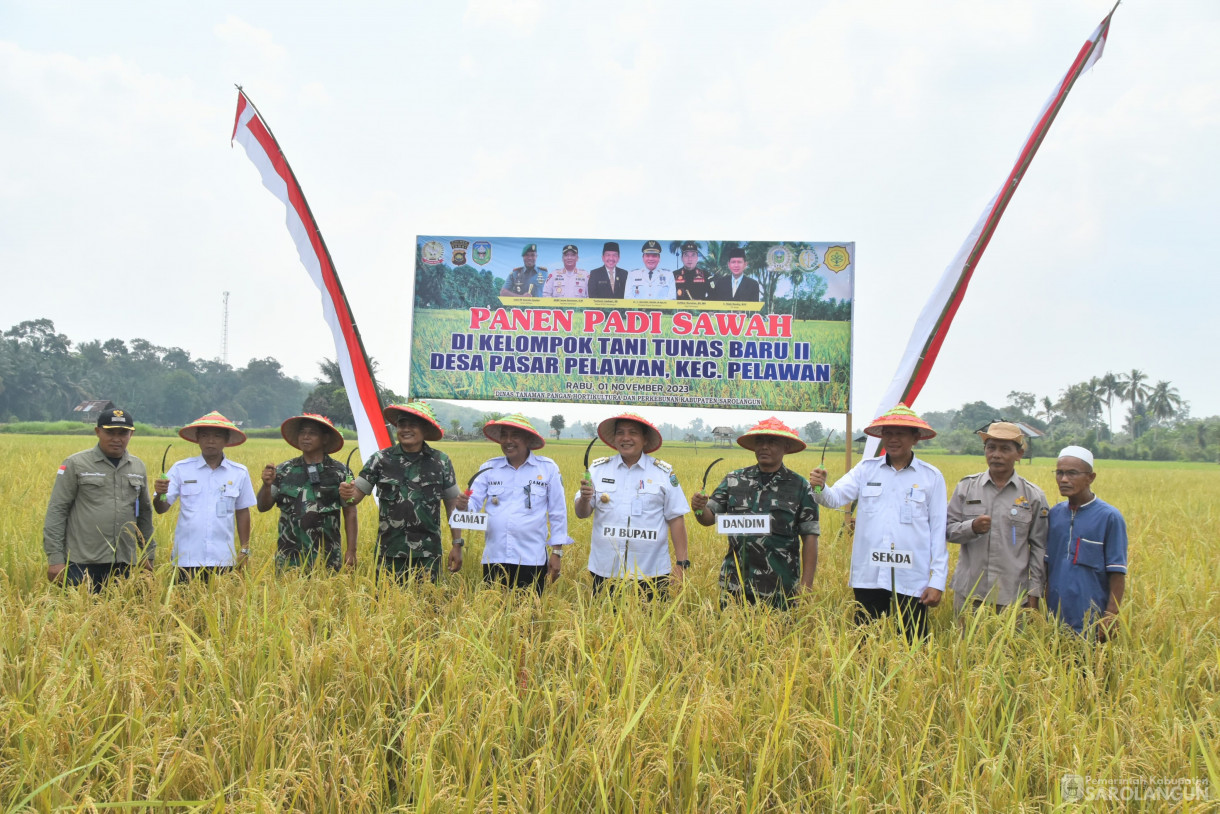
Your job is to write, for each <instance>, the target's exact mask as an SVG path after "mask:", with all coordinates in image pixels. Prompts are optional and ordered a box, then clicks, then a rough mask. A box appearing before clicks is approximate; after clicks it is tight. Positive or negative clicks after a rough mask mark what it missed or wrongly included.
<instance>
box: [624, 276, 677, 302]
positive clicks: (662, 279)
mask: <svg viewBox="0 0 1220 814" xmlns="http://www.w3.org/2000/svg"><path fill="white" fill-rule="evenodd" d="M623 296H624V297H625V298H626V299H629V300H676V299H677V298H678V289H677V284H676V283H675V282H674V273H673V272H672V271H670V270H669V269H663V268H656V269H653V270H652V272H651V276H650V274H649V271H648V269H633V270H631V271H629V272H627V285H626V287H625V288H624V289H623Z"/></svg>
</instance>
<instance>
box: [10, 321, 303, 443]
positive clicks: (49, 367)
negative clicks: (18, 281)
mask: <svg viewBox="0 0 1220 814" xmlns="http://www.w3.org/2000/svg"><path fill="white" fill-rule="evenodd" d="M311 387H312V385H307V384H305V383H303V382H301V381H300V380H298V379H295V378H293V377H291V376H286V375H284V371H283V369H282V368H281V367H280V363H279V362H277V361H276V360H275V359H272V358H270V357H268V358H264V359H251V360H250V361H249V362H248V363H247V364H246V365H245V367H241V368H234V367H232V366H230V365H227V364H225V363H223V362H220V361H217V360H214V359H197V358H194V357H192V356H191V355H190V354H189V353H187V352H186V351H184V350H183V349H182V348H164V347H161V346H160V345H154V344H152V343H151V342H149V341H147V340H144V339H132V340H131V341H130V342H125V341H124V340H122V339H107V340H105V341H101V340H90V341H88V342H81V343H79V344H76V343H74V342H73V341H72V340H71V339H69V338H68V337H67V336H65V335H64V334H62V333H58V332H57V331H56V330H55V324H54V323H53V322H52V321H51V320H49V319H34V320H28V321H26V322H22V323H20V324H18V325H14V326H13V327H12V328H9V329H8V330H7V331H5V332H4V334H3V336H0V420H3V421H4V422H6V423H13V422H16V421H59V420H63V419H77V418H79V417H80V414H79V413H74V412H73V408H74V407H75V406H76V405H78V404H80V403H81V402H83V401H88V400H98V399H109V400H110V401H113V402H114V403H115V405H117V406H119V407H123V408H126V409H128V410H130V411H131V412H132V413H133V414H134V415H135V417H136V419H137V420H138V421H140V422H143V423H148V424H156V425H162V426H181V425H182V424H185V423H187V422H190V421H193V420H194V419H196V418H198V417H199V416H200V415H202V414H203V413H205V412H207V411H209V410H220V412H222V413H224V414H225V415H226V416H227V417H229V418H230V419H233V420H234V421H241V422H243V423H244V424H246V425H248V426H256V427H257V426H272V425H276V424H279V423H280V422H281V421H282V420H283V419H284V418H285V417H286V416H290V415H293V414H295V413H298V412H300V410H301V405H302V403H303V401H304V400H305V398H306V396H307V395H308V394H309V392H310V389H311Z"/></svg>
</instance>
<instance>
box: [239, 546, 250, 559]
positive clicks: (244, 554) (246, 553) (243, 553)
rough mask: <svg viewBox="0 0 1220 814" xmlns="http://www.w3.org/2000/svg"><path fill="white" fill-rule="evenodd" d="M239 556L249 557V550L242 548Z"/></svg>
mask: <svg viewBox="0 0 1220 814" xmlns="http://www.w3.org/2000/svg"><path fill="white" fill-rule="evenodd" d="M241 555H242V556H243V557H249V556H250V549H248V548H243V549H242V550H241Z"/></svg>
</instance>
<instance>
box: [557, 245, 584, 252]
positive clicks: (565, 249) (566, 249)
mask: <svg viewBox="0 0 1220 814" xmlns="http://www.w3.org/2000/svg"><path fill="white" fill-rule="evenodd" d="M568 252H571V253H572V254H580V249H578V248H576V244H575V243H569V244H567V245H566V246H564V247H563V251H561V252H560V254H567V253H568Z"/></svg>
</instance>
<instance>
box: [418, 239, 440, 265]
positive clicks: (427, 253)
mask: <svg viewBox="0 0 1220 814" xmlns="http://www.w3.org/2000/svg"><path fill="white" fill-rule="evenodd" d="M419 259H420V260H422V261H423V262H425V263H427V264H428V265H429V266H439V265H440V264H441V263H442V262H444V260H445V244H444V243H441V242H440V241H439V240H429V241H428V242H427V243H425V244H424V245H423V246H422V247H421V248H420V250H419Z"/></svg>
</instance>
